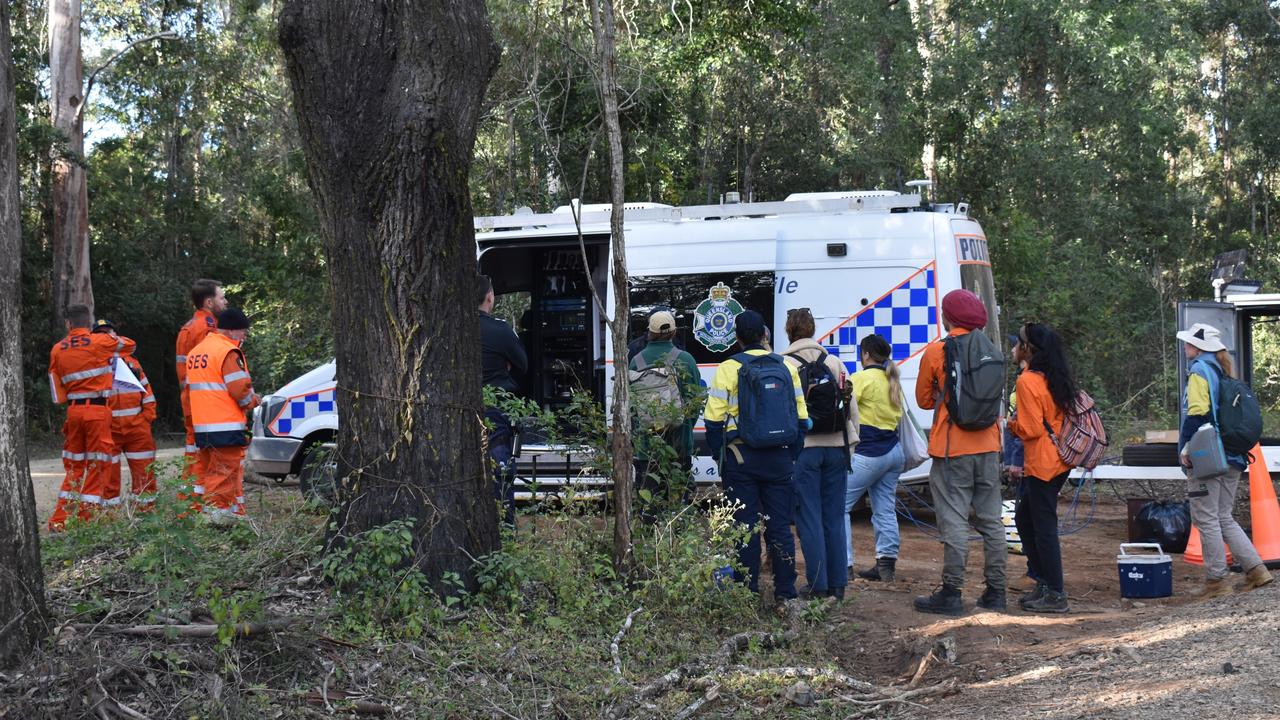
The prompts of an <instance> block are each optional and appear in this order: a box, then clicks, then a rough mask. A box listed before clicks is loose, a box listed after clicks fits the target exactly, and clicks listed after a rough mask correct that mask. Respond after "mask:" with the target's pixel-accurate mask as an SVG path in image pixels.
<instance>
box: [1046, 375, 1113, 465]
mask: <svg viewBox="0 0 1280 720" xmlns="http://www.w3.org/2000/svg"><path fill="white" fill-rule="evenodd" d="M1044 429H1045V430H1048V431H1049V437H1050V438H1051V439H1052V440H1053V444H1054V446H1055V447H1056V448H1058V457H1060V458H1062V462H1064V463H1066V464H1068V465H1070V466H1071V467H1080V468H1084V469H1086V470H1092V469H1094V468H1095V467H1097V466H1098V463H1099V462H1101V461H1102V456H1103V455H1106V453H1107V446H1108V444H1109V443H1108V441H1107V431H1106V429H1105V428H1103V427H1102V416H1100V415H1099V414H1098V410H1097V408H1095V407H1094V403H1093V398H1091V397H1089V393H1087V392H1085V391H1083V390H1081V391H1080V394H1079V395H1077V396H1076V406H1075V408H1074V409H1073V411H1072V412H1069V413H1065V414H1064V417H1063V419H1062V430H1061V432H1058V433H1054V432H1053V428H1051V427H1049V423H1048V422H1045V424H1044Z"/></svg>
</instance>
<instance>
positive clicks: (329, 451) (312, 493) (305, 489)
mask: <svg viewBox="0 0 1280 720" xmlns="http://www.w3.org/2000/svg"><path fill="white" fill-rule="evenodd" d="M333 451H334V446H333V444H332V443H316V444H314V445H312V446H311V447H309V448H307V452H306V454H305V455H303V456H302V469H301V470H299V471H298V487H299V488H300V489H301V490H302V497H303V498H304V499H306V500H308V501H310V502H317V503H322V504H324V505H332V504H333V503H335V502H337V499H338V481H337V477H338V463H337V461H336V460H335V459H334V457H333Z"/></svg>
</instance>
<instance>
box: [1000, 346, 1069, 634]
mask: <svg viewBox="0 0 1280 720" xmlns="http://www.w3.org/2000/svg"><path fill="white" fill-rule="evenodd" d="M1018 339H1019V343H1018V347H1019V348H1021V350H1019V351H1018V355H1017V357H1016V358H1015V359H1025V360H1026V361H1027V369H1026V371H1025V372H1023V373H1022V374H1021V375H1019V376H1018V382H1017V385H1016V391H1017V393H1018V411H1017V413H1016V414H1015V415H1014V416H1013V419H1012V421H1011V422H1010V423H1009V425H1010V428H1011V429H1012V430H1013V433H1014V434H1015V435H1017V436H1018V437H1019V438H1021V439H1022V442H1023V444H1024V446H1025V455H1024V458H1023V463H1022V466H1023V478H1022V490H1023V492H1024V493H1025V497H1024V498H1023V500H1022V501H1021V502H1019V503H1018V509H1017V511H1016V513H1015V515H1014V521H1015V522H1016V523H1017V526H1018V536H1019V537H1021V538H1022V549H1023V550H1024V551H1025V552H1026V555H1027V565H1028V566H1031V567H1035V570H1036V573H1037V575H1039V580H1038V581H1037V582H1036V587H1035V589H1034V590H1032V591H1031V592H1029V593H1027V594H1025V595H1023V596H1022V598H1021V600H1019V601H1018V602H1019V604H1020V605H1021V606H1022V609H1023V610H1026V611H1028V612H1040V613H1064V612H1067V610H1068V609H1069V608H1068V605H1067V593H1066V591H1065V589H1064V587H1063V584H1062V546H1061V545H1060V544H1059V542H1058V493H1059V492H1060V491H1061V490H1062V485H1063V483H1065V482H1066V481H1067V475H1069V474H1070V473H1071V466H1070V465H1068V464H1066V463H1065V462H1063V461H1062V456H1061V455H1059V454H1058V447H1057V445H1056V444H1055V443H1054V441H1053V436H1052V435H1051V434H1050V433H1056V432H1060V431H1061V430H1062V422H1063V420H1064V419H1065V418H1066V412H1068V411H1070V410H1073V409H1074V408H1075V404H1076V395H1077V394H1078V392H1079V390H1078V388H1077V387H1076V381H1075V376H1074V374H1073V373H1072V372H1071V365H1070V364H1069V363H1068V362H1067V355H1066V352H1065V351H1064V350H1063V347H1062V339H1061V338H1059V337H1058V334H1057V333H1055V332H1054V331H1053V330H1052V329H1050V328H1049V326H1048V325H1043V324H1041V323H1027V324H1025V325H1023V326H1022V328H1021V329H1020V330H1018ZM1033 561H1034V562H1033Z"/></svg>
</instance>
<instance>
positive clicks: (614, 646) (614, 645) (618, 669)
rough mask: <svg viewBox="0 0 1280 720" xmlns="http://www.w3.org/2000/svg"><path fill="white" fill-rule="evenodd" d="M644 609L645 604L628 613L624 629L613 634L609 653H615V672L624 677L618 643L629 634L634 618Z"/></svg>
mask: <svg viewBox="0 0 1280 720" xmlns="http://www.w3.org/2000/svg"><path fill="white" fill-rule="evenodd" d="M642 610H644V606H643V605H641V606H640V607H638V608H636V609H635V610H632V611H631V612H630V614H628V615H627V619H626V621H624V622H623V623H622V629H621V630H619V631H618V634H617V635H614V636H613V642H612V643H610V644H609V653H610V654H612V655H613V674H614V675H617V676H618V677H622V654H621V653H620V652H619V651H618V645H619V644H620V643H621V642H622V638H623V636H624V635H626V634H627V631H628V630H630V629H631V621H632V619H634V618H635V616H636V614H637V613H639V612H640V611H642Z"/></svg>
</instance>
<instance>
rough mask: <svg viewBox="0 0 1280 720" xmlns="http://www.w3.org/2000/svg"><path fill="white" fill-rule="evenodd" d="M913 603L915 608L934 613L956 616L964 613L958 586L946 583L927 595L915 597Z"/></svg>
mask: <svg viewBox="0 0 1280 720" xmlns="http://www.w3.org/2000/svg"><path fill="white" fill-rule="evenodd" d="M914 605H915V608H916V610H919V611H920V612H925V613H933V614H934V615H951V616H956V615H963V614H964V603H962V602H961V601H960V590H959V588H953V587H948V586H946V585H943V586H942V587H940V588H938V589H937V590H936V591H935V592H934V593H933V594H932V595H930V596H928V597H924V596H920V597H917V598H916V599H915V603H914Z"/></svg>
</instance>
